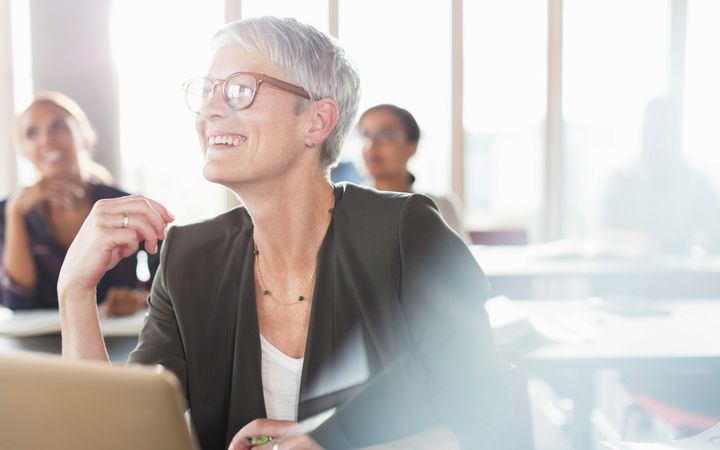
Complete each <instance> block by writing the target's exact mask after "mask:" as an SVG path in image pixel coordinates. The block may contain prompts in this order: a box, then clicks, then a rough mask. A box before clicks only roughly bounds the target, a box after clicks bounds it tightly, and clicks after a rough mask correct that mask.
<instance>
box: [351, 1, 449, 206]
mask: <svg viewBox="0 0 720 450" xmlns="http://www.w3.org/2000/svg"><path fill="white" fill-rule="evenodd" d="M339 15H340V17H339V26H338V28H339V30H340V32H339V34H340V36H339V38H340V43H341V44H342V46H343V47H344V48H345V50H346V51H347V53H348V55H349V56H350V58H351V59H352V60H353V61H354V62H355V63H356V64H357V66H358V70H359V71H360V77H361V94H362V96H361V98H360V110H359V113H362V112H363V111H364V110H365V109H367V108H370V107H372V106H375V105H377V104H380V103H393V104H396V105H397V106H400V107H401V108H405V109H407V110H408V111H410V112H411V113H412V114H413V116H415V119H416V120H417V122H418V124H419V125H420V130H421V140H420V143H419V145H418V151H417V154H416V155H415V156H414V157H413V159H412V160H411V161H410V170H411V171H412V172H413V173H414V174H415V176H416V178H417V182H416V184H415V188H416V190H418V191H424V192H425V191H426V192H435V193H440V194H442V193H444V192H447V191H448V190H449V189H450V125H451V124H450V93H451V89H450V80H451V71H450V24H451V23H450V2H437V3H433V4H432V6H430V5H429V4H427V3H418V2H416V1H412V0H402V1H399V0H398V1H386V0H365V1H362V2H358V1H355V0H345V1H340V4H339ZM360 145H361V144H360V142H359V139H350V140H348V143H347V145H346V148H345V153H346V157H352V155H355V156H356V157H355V158H354V159H355V160H356V162H357V163H358V167H362V165H363V164H362V159H361V158H357V155H359V151H360Z"/></svg>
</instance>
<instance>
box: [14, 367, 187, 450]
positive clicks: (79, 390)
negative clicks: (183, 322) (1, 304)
mask: <svg viewBox="0 0 720 450" xmlns="http://www.w3.org/2000/svg"><path fill="white" fill-rule="evenodd" d="M185 409H186V405H185V399H184V398H183V396H182V394H181V393H180V390H179V387H178V382H177V379H176V378H175V376H174V375H173V374H172V373H170V372H169V371H167V370H164V369H162V368H160V367H159V366H158V367H157V368H151V367H118V366H115V367H110V366H108V365H107V364H102V363H95V362H86V361H67V360H63V359H61V358H60V357H57V356H50V355H39V354H11V355H0V447H1V448H3V449H13V450H26V449H27V450H38V449H73V450H84V449H87V450H98V449H102V450H127V449H133V450H196V449H197V448H198V447H197V445H196V444H195V442H194V440H193V438H192V436H191V434H190V431H189V430H188V426H187V424H186V421H185V418H184V412H185Z"/></svg>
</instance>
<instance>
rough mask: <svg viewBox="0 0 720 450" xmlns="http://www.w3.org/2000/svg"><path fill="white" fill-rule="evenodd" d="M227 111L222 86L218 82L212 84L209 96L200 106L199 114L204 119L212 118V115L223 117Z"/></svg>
mask: <svg viewBox="0 0 720 450" xmlns="http://www.w3.org/2000/svg"><path fill="white" fill-rule="evenodd" d="M227 111H228V105H227V103H226V102H225V96H224V94H223V88H222V86H221V85H219V84H216V85H213V87H212V93H211V94H210V98H208V99H207V100H206V101H205V103H203V105H202V107H201V108H200V111H199V113H200V115H201V116H203V117H205V118H206V119H212V118H214V117H223V116H224V115H225V114H227Z"/></svg>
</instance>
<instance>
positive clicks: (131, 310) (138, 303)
mask: <svg viewBox="0 0 720 450" xmlns="http://www.w3.org/2000/svg"><path fill="white" fill-rule="evenodd" d="M147 296H148V292H147V291H144V290H140V289H129V288H126V287H112V288H110V289H108V291H107V294H106V295H105V299H104V300H103V302H102V305H101V311H102V314H103V316H105V317H113V316H129V315H132V314H135V313H136V312H138V311H140V310H142V309H145V306H146V305H147Z"/></svg>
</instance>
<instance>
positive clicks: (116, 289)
mask: <svg viewBox="0 0 720 450" xmlns="http://www.w3.org/2000/svg"><path fill="white" fill-rule="evenodd" d="M15 129H16V133H15V142H16V144H17V147H18V150H19V152H20V154H21V155H22V156H24V157H25V158H27V159H28V160H29V161H30V162H31V163H32V164H33V166H34V167H35V169H36V171H37V175H38V180H37V182H36V183H35V184H33V185H31V186H27V187H22V188H20V189H18V190H16V191H15V192H13V193H12V194H11V195H10V196H9V197H8V198H7V199H5V200H3V201H2V202H0V253H1V254H2V259H1V260H0V305H2V306H6V307H9V308H11V309H35V308H57V307H58V298H57V280H58V274H59V273H60V267H61V265H62V262H63V260H64V258H65V253H66V251H67V249H68V247H69V246H70V243H71V242H72V241H73V239H74V238H75V236H76V235H77V233H78V230H79V229H80V226H81V225H82V223H83V222H84V221H85V218H86V217H87V216H88V214H89V213H90V210H91V208H92V206H93V204H94V203H95V202H96V201H97V200H100V199H104V198H113V197H121V196H125V195H127V193H126V192H123V191H121V190H119V189H117V188H115V187H113V186H111V185H110V184H111V183H112V176H111V175H110V173H109V172H108V171H107V170H106V169H105V168H104V167H103V166H101V165H99V164H97V163H95V162H94V161H92V160H91V158H90V153H91V151H92V149H93V146H94V145H95V141H96V136H95V132H94V130H93V128H92V126H91V125H90V122H89V121H88V119H87V116H86V115H85V113H84V112H83V110H82V109H81V108H80V107H79V106H78V104H77V103H75V102H74V101H73V100H72V99H70V98H69V97H68V96H66V95H64V94H61V93H59V92H41V93H38V94H36V95H35V97H34V99H33V101H32V102H31V104H30V105H29V106H28V107H27V109H25V110H24V111H23V112H22V113H20V114H19V116H18V117H17V120H16V124H15ZM151 266H152V267H151V268H152V269H153V270H154V268H155V267H156V266H157V259H156V258H153V259H152V260H151ZM136 268H137V265H136V258H129V259H126V260H124V261H122V262H121V263H120V264H118V265H117V266H116V267H115V268H113V269H112V270H110V271H108V273H107V274H106V275H105V276H104V277H103V278H102V280H100V283H99V284H98V300H99V301H100V302H102V303H103V309H104V312H105V313H106V314H108V315H124V314H132V313H134V312H136V311H138V310H139V309H141V308H143V307H144V306H145V301H146V298H147V291H146V286H147V284H146V282H143V281H141V280H139V279H138V277H137V275H136V273H137V271H136ZM146 281H147V280H146Z"/></svg>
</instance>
